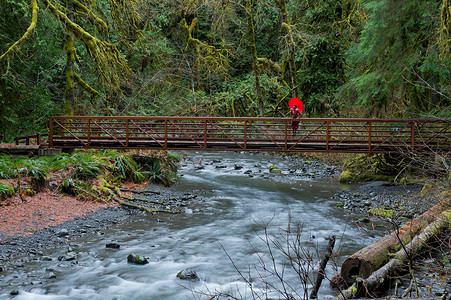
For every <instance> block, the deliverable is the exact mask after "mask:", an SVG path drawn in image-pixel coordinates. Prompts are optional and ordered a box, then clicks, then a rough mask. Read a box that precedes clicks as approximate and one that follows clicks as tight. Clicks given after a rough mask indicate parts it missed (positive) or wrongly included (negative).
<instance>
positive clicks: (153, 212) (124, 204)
mask: <svg viewBox="0 0 451 300" xmlns="http://www.w3.org/2000/svg"><path fill="white" fill-rule="evenodd" d="M113 199H114V201H116V202H117V203H119V204H120V205H123V206H128V207H132V208H136V209H139V210H142V211H146V212H148V213H151V214H155V213H168V214H179V213H181V212H180V211H172V210H162V209H150V208H147V207H144V206H141V205H137V204H133V203H130V202H125V201H122V200H120V199H119V198H117V197H114V198H113Z"/></svg>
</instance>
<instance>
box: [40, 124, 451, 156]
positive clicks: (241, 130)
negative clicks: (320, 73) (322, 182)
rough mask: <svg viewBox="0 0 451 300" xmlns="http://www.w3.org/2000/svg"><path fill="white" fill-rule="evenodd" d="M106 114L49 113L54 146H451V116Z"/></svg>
mask: <svg viewBox="0 0 451 300" xmlns="http://www.w3.org/2000/svg"><path fill="white" fill-rule="evenodd" d="M299 121H300V124H299V129H298V131H297V133H296V135H295V136H293V135H292V131H291V122H292V119H288V118H209V117H139V116H138V117H136V116H132V117H107V116H57V117H51V118H50V124H49V127H50V133H49V144H50V147H60V148H118V149H131V148H140V149H142V148H146V149H175V150H177V149H180V150H196V149H197V150H235V151H236V150H243V151H244V150H250V151H284V152H366V153H378V152H384V153H387V152H431V151H450V150H451V120H378V119H323V118H316V119H315V118H303V119H300V120H299Z"/></svg>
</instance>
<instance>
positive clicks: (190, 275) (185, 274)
mask: <svg viewBox="0 0 451 300" xmlns="http://www.w3.org/2000/svg"><path fill="white" fill-rule="evenodd" d="M177 277H178V278H180V279H182V280H190V281H199V280H200V279H199V277H198V276H197V273H196V271H193V270H189V269H186V270H182V271H180V272H178V273H177Z"/></svg>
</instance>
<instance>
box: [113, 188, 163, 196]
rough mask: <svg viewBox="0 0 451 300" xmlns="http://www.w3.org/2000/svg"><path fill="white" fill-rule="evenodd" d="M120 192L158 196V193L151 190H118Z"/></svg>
mask: <svg viewBox="0 0 451 300" xmlns="http://www.w3.org/2000/svg"><path fill="white" fill-rule="evenodd" d="M119 190H120V191H121V192H132V193H134V194H145V193H149V194H150V193H151V194H158V195H159V194H160V192H157V191H152V190H131V189H125V188H119Z"/></svg>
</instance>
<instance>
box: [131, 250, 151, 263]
mask: <svg viewBox="0 0 451 300" xmlns="http://www.w3.org/2000/svg"><path fill="white" fill-rule="evenodd" d="M127 262H128V263H129V264H135V265H145V264H148V263H149V261H148V260H147V259H146V258H145V257H141V256H139V255H138V254H133V253H131V254H129V255H128V256H127Z"/></svg>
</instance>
